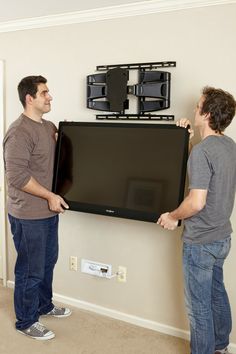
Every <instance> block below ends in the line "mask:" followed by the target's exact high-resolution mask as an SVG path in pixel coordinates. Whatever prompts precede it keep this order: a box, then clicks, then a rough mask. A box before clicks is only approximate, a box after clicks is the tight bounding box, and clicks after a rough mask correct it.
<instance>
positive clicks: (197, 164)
mask: <svg viewBox="0 0 236 354" xmlns="http://www.w3.org/2000/svg"><path fill="white" fill-rule="evenodd" d="M188 174H189V189H206V190H207V200H206V205H205V207H204V208H203V209H202V210H201V211H200V212H199V213H197V214H195V215H193V216H192V217H190V218H187V219H185V221H184V232H183V240H184V242H189V243H202V244H203V243H204V244H205V243H210V242H214V241H217V240H222V239H224V238H226V237H228V236H229V235H230V234H231V232H232V227H231V223H230V216H231V213H232V210H233V205H234V198H235V188H236V144H235V142H234V141H233V140H232V139H231V138H229V137H227V136H225V135H223V136H215V135H210V136H208V137H206V138H205V139H204V140H202V141H201V142H200V143H199V144H197V145H196V146H194V148H193V149H192V152H191V154H190V156H189V160H188Z"/></svg>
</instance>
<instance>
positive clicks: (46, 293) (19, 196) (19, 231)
mask: <svg viewBox="0 0 236 354" xmlns="http://www.w3.org/2000/svg"><path fill="white" fill-rule="evenodd" d="M46 83H47V80H46V79H45V78H44V77H42V76H28V77H25V78H23V79H22V80H21V82H20V83H19V85H18V93H19V98H20V101H21V103H22V105H23V107H24V112H23V114H21V116H20V117H19V118H18V119H17V120H16V121H15V122H13V123H12V124H11V126H10V127H9V129H8V131H7V133H6V135H5V138H4V141H3V147H4V162H5V171H6V177H7V184H8V213H9V214H8V216H9V221H10V224H11V231H12V234H13V240H14V244H15V248H16V251H17V260H16V265H15V292H14V305H15V312H16V319H17V320H16V329H17V330H18V331H19V332H20V333H22V334H25V335H27V336H29V337H31V338H34V339H39V340H47V339H51V338H53V337H54V336H55V334H54V333H53V332H52V331H50V330H48V329H47V328H46V327H45V326H44V325H43V324H41V323H40V322H39V316H40V315H48V316H56V317H66V316H69V315H70V314H71V311H70V310H69V309H68V308H59V307H56V306H54V304H53V303H52V280H53V269H54V266H55V264H56V261H57V258H58V214H59V213H61V212H62V213H63V212H64V210H65V209H67V208H68V205H67V204H66V203H65V201H64V200H63V198H61V197H60V196H59V195H56V194H54V193H52V192H51V188H52V179H53V165H54V154H55V145H56V139H55V133H56V127H55V125H54V124H53V123H52V122H50V121H47V120H45V119H43V114H45V113H48V112H50V110H51V100H52V97H51V95H50V94H49V90H48V87H47V85H46Z"/></svg>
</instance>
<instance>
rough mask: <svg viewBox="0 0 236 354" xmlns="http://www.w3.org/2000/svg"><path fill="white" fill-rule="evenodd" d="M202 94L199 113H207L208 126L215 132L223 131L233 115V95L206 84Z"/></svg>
mask: <svg viewBox="0 0 236 354" xmlns="http://www.w3.org/2000/svg"><path fill="white" fill-rule="evenodd" d="M202 94H203V96H204V101H203V104H202V108H201V112H200V113H201V114H208V113H209V114H210V116H209V126H210V128H211V129H212V130H214V131H215V132H216V133H221V132H223V131H224V130H225V128H227V127H228V125H229V124H230V123H231V121H232V119H233V117H234V115H235V108H236V102H235V99H234V97H233V96H232V95H231V94H230V93H228V92H226V91H223V90H221V89H215V88H213V87H208V86H206V87H204V88H203V90H202Z"/></svg>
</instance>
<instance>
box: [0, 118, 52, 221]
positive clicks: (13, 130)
mask: <svg viewBox="0 0 236 354" xmlns="http://www.w3.org/2000/svg"><path fill="white" fill-rule="evenodd" d="M55 132H56V127H55V125H54V124H53V123H52V122H50V121H47V120H44V119H43V120H42V123H39V122H36V121H34V120H32V119H30V118H28V117H26V116H25V115H23V114H22V115H21V116H20V117H19V118H18V119H17V120H16V121H15V122H13V123H12V124H11V126H10V127H9V129H8V131H7V133H6V135H5V138H4V141H3V151H4V163H5V171H6V178H7V185H8V203H7V206H8V212H9V214H11V215H12V216H14V217H16V218H19V219H43V218H47V217H51V216H54V215H55V213H54V212H52V211H50V210H49V207H48V202H47V200H45V199H43V198H40V197H36V196H34V195H32V194H29V193H26V192H24V191H22V189H21V188H22V187H24V186H25V185H26V184H27V183H28V182H29V180H30V178H31V177H33V178H34V179H35V180H36V181H37V182H38V183H40V184H41V185H42V186H43V187H45V188H47V189H48V190H51V188H52V179H53V166H54V154H55V145H56V139H55Z"/></svg>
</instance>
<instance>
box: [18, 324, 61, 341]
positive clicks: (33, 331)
mask: <svg viewBox="0 0 236 354" xmlns="http://www.w3.org/2000/svg"><path fill="white" fill-rule="evenodd" d="M17 331H18V332H20V333H22V334H24V335H26V336H28V337H30V338H33V339H37V340H48V339H52V338H54V337H55V333H53V332H52V331H49V329H47V328H46V327H45V326H44V325H43V324H42V323H39V322H35V323H33V324H32V325H31V326H30V327H29V328H26V329H17Z"/></svg>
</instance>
